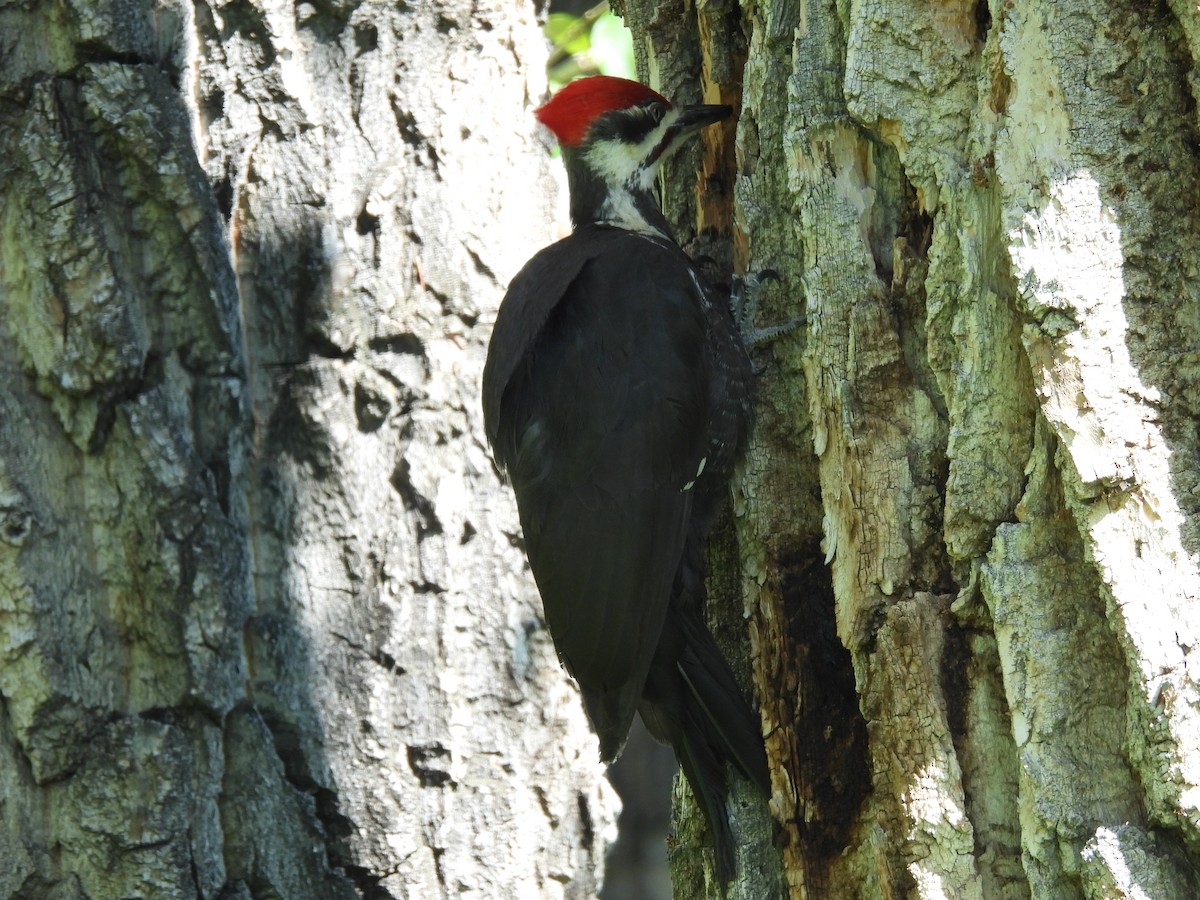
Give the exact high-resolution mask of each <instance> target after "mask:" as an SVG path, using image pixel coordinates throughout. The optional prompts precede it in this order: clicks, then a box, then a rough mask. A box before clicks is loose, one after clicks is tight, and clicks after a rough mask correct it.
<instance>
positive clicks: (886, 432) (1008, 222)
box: [626, 0, 1200, 898]
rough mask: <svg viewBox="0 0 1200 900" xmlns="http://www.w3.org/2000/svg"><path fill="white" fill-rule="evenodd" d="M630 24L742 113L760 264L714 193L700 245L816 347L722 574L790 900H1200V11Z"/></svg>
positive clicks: (911, 14)
mask: <svg viewBox="0 0 1200 900" xmlns="http://www.w3.org/2000/svg"><path fill="white" fill-rule="evenodd" d="M626 13H627V21H628V23H629V24H630V25H631V27H632V28H633V29H634V33H635V46H638V47H640V48H642V49H643V50H644V59H643V65H644V68H643V71H644V72H645V73H646V74H647V76H648V77H649V78H650V79H651V81H652V83H653V84H655V86H659V87H663V88H664V89H666V90H668V91H670V89H673V88H677V87H678V86H679V85H688V84H695V82H696V73H697V72H699V73H700V82H701V85H702V90H703V92H704V93H705V95H706V96H722V97H731V96H740V110H741V114H740V120H739V121H738V123H737V130H736V146H735V148H734V151H733V153H732V154H731V155H730V154H720V153H716V154H714V153H707V154H706V155H705V159H706V160H717V162H715V163H713V164H712V165H713V169H712V171H711V172H710V173H709V174H708V182H707V183H708V184H710V185H711V184H713V183H714V182H715V183H718V184H722V183H731V184H732V185H733V197H734V215H733V227H732V231H731V232H730V233H726V232H725V228H726V226H727V224H728V220H727V219H726V220H722V219H720V217H714V216H712V215H711V214H710V213H709V212H708V211H707V210H708V208H709V206H710V205H711V204H708V205H705V206H702V207H700V212H699V218H698V221H699V223H700V224H699V226H698V228H697V227H694V226H693V225H692V221H693V220H692V218H691V216H692V215H693V213H691V212H690V210H693V209H695V208H696V207H695V205H694V204H693V203H691V202H690V200H689V193H690V191H691V190H693V188H694V182H692V181H690V179H689V178H688V177H687V176H686V174H685V175H682V176H676V180H675V181H668V184H667V185H666V187H665V192H664V195H665V197H666V198H667V201H668V203H669V204H672V205H673V209H674V212H673V216H674V221H675V222H676V223H678V226H677V227H681V228H682V231H683V233H684V234H685V236H691V235H693V234H695V233H697V231H699V232H701V233H702V232H703V229H704V228H705V227H711V228H712V229H713V230H715V231H716V232H717V234H716V235H715V236H712V235H709V236H707V237H708V238H709V241H710V243H712V242H714V241H715V243H716V244H717V245H718V246H724V247H725V254H726V258H732V259H733V261H734V264H735V267H737V268H739V269H741V270H754V269H761V268H763V267H766V266H770V267H771V268H774V269H776V270H778V271H779V272H780V274H781V276H782V278H781V285H780V287H779V288H778V289H777V290H775V292H774V298H773V299H774V306H773V307H771V308H770V309H768V313H767V316H768V319H769V320H771V321H780V320H784V319H786V318H788V317H791V316H802V317H803V318H804V320H805V323H806V327H805V328H804V329H803V330H802V331H801V332H798V333H795V334H793V335H789V336H786V337H784V338H782V339H781V340H779V341H778V342H777V343H776V344H775V345H774V346H773V350H772V352H771V353H770V356H771V357H772V361H771V364H770V366H769V368H768V370H767V372H766V373H765V374H764V376H763V377H762V378H761V379H760V413H759V423H758V431H757V433H756V437H755V441H754V444H753V446H752V447H751V450H750V453H749V457H748V459H747V463H746V466H745V470H744V473H743V477H742V478H741V480H740V481H739V483H738V484H737V485H736V487H735V497H734V509H735V513H736V517H735V521H734V524H733V526H732V528H731V532H729V533H727V534H726V536H725V540H735V541H736V543H737V551H736V554H729V553H726V554H725V556H724V557H723V558H724V559H725V560H726V564H728V565H732V564H733V561H734V560H736V561H737V562H738V563H740V572H741V581H742V590H741V598H740V602H739V601H736V600H735V601H734V602H735V603H738V605H739V606H740V607H741V608H742V609H744V610H745V612H746V614H747V616H748V620H747V624H748V632H749V650H748V658H749V659H750V661H751V666H750V669H751V672H752V675H753V681H754V685H755V688H756V690H757V693H758V696H759V699H760V703H761V706H762V709H763V716H764V726H765V732H766V733H767V735H768V747H769V752H770V756H771V760H772V767H773V769H774V772H773V777H774V779H775V796H774V798H773V800H772V811H773V813H774V815H775V817H776V819H777V821H778V823H779V825H780V827H781V828H782V830H783V831H784V833H785V839H784V840H783V842H782V854H783V858H784V861H785V869H786V877H787V880H788V883H789V885H790V894H791V896H792V897H820V898H837V897H897V896H913V897H942V896H955V897H972V896H979V897H989V898H990V897H1003V898H1018V897H1031V896H1032V897H1055V898H1060V897H1111V896H1152V897H1185V896H1194V895H1197V894H1198V893H1200V883H1198V881H1197V871H1198V868H1200V866H1198V863H1200V843H1198V842H1197V839H1196V837H1197V836H1196V828H1197V823H1200V815H1198V811H1197V809H1196V802H1197V801H1196V797H1197V796H1200V794H1197V787H1196V786H1197V785H1198V784H1200V776H1198V774H1197V772H1198V770H1197V754H1200V723H1198V722H1197V721H1196V713H1195V710H1196V709H1197V708H1198V706H1200V704H1198V700H1200V697H1197V687H1196V674H1195V672H1194V671H1193V670H1192V667H1191V663H1190V660H1191V657H1192V647H1194V646H1195V642H1196V632H1197V617H1198V616H1200V604H1197V599H1198V598H1197V596H1196V592H1197V585H1198V584H1200V579H1198V578H1197V574H1198V565H1197V559H1198V553H1200V545H1198V541H1197V528H1198V525H1197V522H1198V519H1197V513H1198V511H1200V506H1198V504H1197V496H1200V494H1198V493H1197V491H1196V484H1197V483H1198V480H1197V479H1198V475H1200V468H1198V466H1197V463H1196V460H1197V459H1200V453H1198V452H1197V451H1198V450H1200V447H1198V446H1197V444H1198V437H1197V432H1196V429H1195V422H1196V421H1197V409H1196V407H1197V404H1198V403H1200V392H1198V391H1197V379H1198V373H1200V367H1198V366H1197V358H1196V347H1197V346H1200V341H1198V340H1197V338H1198V337H1200V319H1197V316H1196V310H1197V309H1200V305H1198V304H1197V300H1198V299H1200V298H1198V297H1197V292H1198V291H1200V288H1198V287H1197V285H1198V284H1200V279H1198V278H1197V277H1196V275H1197V273H1196V271H1195V270H1196V267H1197V262H1196V261H1197V259H1200V253H1198V252H1197V250H1198V247H1197V241H1198V240H1200V238H1198V237H1197V235H1200V228H1198V227H1197V225H1198V224H1200V223H1197V221H1196V218H1197V215H1198V213H1197V204H1196V202H1195V199H1196V197H1197V196H1200V194H1198V192H1197V188H1198V187H1200V182H1198V175H1200V153H1198V152H1197V147H1200V140H1198V137H1200V134H1198V130H1197V119H1196V112H1195V110H1196V91H1197V81H1196V79H1195V77H1194V74H1193V71H1192V70H1193V69H1194V68H1195V59H1196V53H1197V48H1198V47H1200V39H1198V36H1200V12H1198V11H1197V10H1196V8H1195V6H1194V4H1186V3H1182V2H1167V3H1160V2H1147V3H1137V4H1127V3H1100V4H1096V3H1085V2H1075V0H1068V2H1061V0H1054V2H1049V0H1045V2H1040V0H1017V2H1009V3H1003V4H1001V3H994V2H993V3H989V2H975V0H972V2H965V0H964V2H951V3H945V2H938V3H935V2H903V3H902V2H895V0H836V2H835V0H826V2H818V3H806V4H794V3H778V2H762V3H753V4H746V5H745V6H744V7H741V8H739V7H737V6H735V5H733V4H731V3H715V2H708V3H699V4H697V5H696V7H695V8H694V9H692V8H690V7H685V6H683V5H671V4H667V5H663V4H648V3H644V2H639V0H628V2H627V3H626ZM714 23H719V24H714ZM714 61H715V62H714ZM721 61H732V63H731V64H729V65H725V64H724V63H723V62H721ZM688 79H690V81H689V80H688ZM712 82H715V83H712ZM681 93H682V96H683V97H684V99H688V94H687V89H685V90H683V91H682V92H681ZM731 158H732V160H733V164H732V168H729V163H728V160H729V159H731ZM690 165H691V163H690V162H689V161H686V160H685V161H683V162H681V163H680V164H679V167H678V169H679V171H681V172H684V173H686V172H688V171H691V169H690V168H689V167H690ZM723 167H724V168H723ZM706 171H707V170H706ZM705 252H707V253H709V254H710V255H716V254H714V253H713V251H712V250H711V249H707V248H706V250H705ZM723 577H724V578H725V579H728V575H726V576H723ZM722 602H726V601H724V600H722V596H721V595H720V593H719V592H718V593H717V596H716V597H715V603H716V606H717V607H718V613H719V614H721V615H725V616H728V615H729V613H728V612H724V613H720V612H719V610H720V605H721V603H722ZM835 634H836V640H834V639H832V638H833V635H835ZM676 874H677V876H679V878H680V879H681V880H680V881H677V888H676V889H677V894H678V895H679V896H700V895H701V889H700V888H699V887H697V886H696V885H697V884H698V883H699V882H698V881H687V880H686V879H688V878H691V877H693V876H691V875H690V874H689V873H688V872H685V871H683V870H681V869H679V868H678V867H677V870H676ZM747 877H748V878H753V877H754V876H753V875H749V876H747ZM1139 892H1140V893H1139ZM711 895H712V894H711V893H710V894H709V896H711ZM760 896H762V895H761V894H760Z"/></svg>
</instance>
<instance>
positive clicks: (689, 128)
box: [675, 106, 733, 137]
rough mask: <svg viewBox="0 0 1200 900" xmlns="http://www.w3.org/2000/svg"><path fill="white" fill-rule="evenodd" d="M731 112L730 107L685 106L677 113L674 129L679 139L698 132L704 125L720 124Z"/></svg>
mask: <svg viewBox="0 0 1200 900" xmlns="http://www.w3.org/2000/svg"><path fill="white" fill-rule="evenodd" d="M732 112H733V107H732V106H685V107H683V109H681V110H680V111H679V118H678V119H676V120H675V127H676V129H678V131H677V133H678V134H679V136H680V137H682V136H684V135H687V134H691V133H692V132H693V131H699V130H700V129H701V128H703V127H704V126H705V125H711V124H712V123H713V122H720V121H721V120H722V119H724V118H725V117H727V116H728V115H729V114H730V113H732Z"/></svg>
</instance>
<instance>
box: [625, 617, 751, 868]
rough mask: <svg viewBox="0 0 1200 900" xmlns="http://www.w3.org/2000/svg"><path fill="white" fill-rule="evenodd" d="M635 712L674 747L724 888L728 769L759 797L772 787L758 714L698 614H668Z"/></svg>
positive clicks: (729, 853)
mask: <svg viewBox="0 0 1200 900" xmlns="http://www.w3.org/2000/svg"><path fill="white" fill-rule="evenodd" d="M638 708H639V711H640V712H641V714H642V720H643V721H644V722H645V723H646V727H647V728H648V729H649V730H650V733H651V734H653V735H654V736H655V737H657V738H659V739H660V740H662V741H664V742H665V743H669V744H670V745H671V746H672V747H673V748H674V750H675V756H676V757H677V758H678V759H679V765H680V768H682V769H683V774H684V777H685V778H687V781H688V784H689V785H690V786H691V789H692V793H693V794H694V795H695V797H696V802H697V803H699V805H700V809H701V811H702V812H703V813H704V818H705V821H707V823H708V828H709V831H710V832H711V833H712V836H713V845H714V849H715V851H716V869H717V877H718V878H719V879H720V881H721V884H722V885H726V884H728V883H729V881H730V880H731V879H732V878H733V876H734V873H735V870H736V865H735V857H734V841H733V833H732V831H730V828H729V815H728V811H727V809H726V800H727V798H728V796H729V779H728V771H727V769H726V764H727V763H730V764H732V765H733V766H734V767H735V768H736V769H737V770H738V771H739V772H741V774H742V775H743V776H744V777H745V778H746V779H748V780H749V781H751V782H752V783H753V784H754V785H755V786H757V787H758V789H759V790H760V791H762V793H763V796H765V797H769V796H770V794H771V783H770V776H769V774H768V772H767V757H766V752H765V751H764V749H763V739H762V730H761V728H760V726H759V718H758V715H757V714H756V713H755V712H754V711H753V710H752V709H751V708H750V706H749V705H748V704H747V703H746V701H745V700H744V699H743V698H742V693H741V690H740V689H739V688H738V685H737V682H736V681H735V680H734V677H733V673H732V672H731V671H730V670H729V666H728V664H727V663H726V662H725V660H724V658H723V657H722V656H721V651H720V650H718V649H717V645H716V643H714V641H713V639H712V635H710V634H709V633H708V629H707V628H706V627H705V625H704V623H703V622H702V621H700V618H699V615H698V614H696V615H692V614H689V613H688V612H680V611H679V610H677V609H674V608H673V609H672V610H671V611H670V612H669V613H668V615H667V621H666V624H665V625H664V628H663V638H662V640H661V641H660V644H659V652H658V653H657V654H656V656H655V659H654V663H653V665H652V666H651V668H650V674H649V677H648V678H647V680H646V687H645V691H644V693H643V696H642V703H641V705H640V706H639V707H638Z"/></svg>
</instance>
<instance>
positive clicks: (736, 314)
mask: <svg viewBox="0 0 1200 900" xmlns="http://www.w3.org/2000/svg"><path fill="white" fill-rule="evenodd" d="M780 280H781V278H780V275H779V272H777V271H776V270H775V269H760V270H759V271H757V272H754V273H751V274H749V275H735V276H733V290H732V291H731V292H730V294H729V308H730V311H731V312H732V313H733V320H734V322H736V323H737V327H738V331H739V332H741V335H742V343H743V344H745V345H746V349H747V350H753V349H754V348H755V347H761V346H762V345H763V344H766V343H769V342H771V341H773V340H775V339H776V338H778V337H780V336H781V335H784V334H787V333H788V332H791V331H795V330H796V329H797V328H799V327H800V326H801V325H803V324H804V319H792V320H791V321H790V322H784V323H783V324H782V325H769V326H767V327H765V328H758V327H756V326H755V324H754V323H755V320H756V319H757V318H758V301H759V297H760V296H761V295H762V291H763V286H764V285H765V284H766V282H768V281H780ZM759 371H761V370H759ZM756 374H757V373H756Z"/></svg>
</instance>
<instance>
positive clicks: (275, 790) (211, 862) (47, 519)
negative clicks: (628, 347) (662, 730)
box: [0, 0, 615, 900]
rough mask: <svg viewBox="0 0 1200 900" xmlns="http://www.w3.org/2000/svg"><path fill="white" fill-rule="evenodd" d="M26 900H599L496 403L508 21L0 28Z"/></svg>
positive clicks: (509, 163) (79, 19)
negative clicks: (483, 381)
mask: <svg viewBox="0 0 1200 900" xmlns="http://www.w3.org/2000/svg"><path fill="white" fill-rule="evenodd" d="M0 43H2V46H0V98H2V101H3V103H2V106H0V159H3V160H4V163H3V166H2V167H0V184H2V186H3V196H4V198H5V202H4V205H3V210H2V211H0V223H2V226H3V227H2V230H0V370H2V372H3V379H4V390H3V391H2V392H0V698H2V706H0V748H2V753H3V758H4V762H3V764H0V859H2V860H4V864H3V865H0V897H5V898H30V900H33V898H39V900H40V898H48V897H50V898H84V897H90V898H117V897H132V896H145V897H172V898H173V897H181V898H182V897H197V898H215V897H222V898H251V897H253V898H271V897H280V898H289V900H292V898H308V897H312V898H350V897H364V898H387V897H396V898H400V897H413V898H421V900H426V898H431V897H444V896H462V895H466V896H477V897H500V896H512V897H535V896H536V897H588V896H593V895H594V894H595V892H596V890H597V888H598V885H599V881H600V877H601V871H602V865H603V855H604V850H605V845H606V840H607V838H608V837H609V835H610V833H611V831H612V828H613V821H614V814H615V809H614V806H615V802H614V800H613V798H612V794H611V791H610V790H609V788H608V786H607V783H606V782H605V781H604V778H603V771H602V769H601V767H600V765H599V763H598V759H597V753H596V744H595V738H594V737H593V736H592V735H591V733H590V730H589V729H588V727H587V724H586V721H585V719H584V717H583V713H582V709H581V706H580V704H579V700H578V697H577V696H576V694H575V692H574V689H573V688H572V687H571V685H570V683H569V681H568V680H567V678H566V677H565V675H564V673H563V672H562V671H561V669H560V667H559V666H558V664H557V661H556V659H555V657H554V653H553V649H552V646H551V643H550V640H549V637H548V635H547V633H546V631H545V628H544V625H543V623H542V621H541V615H540V607H539V606H538V603H537V599H536V593H535V591H534V589H533V586H532V582H531V580H530V579H529V577H528V574H527V572H526V569H525V565H524V559H523V555H522V553H521V549H520V546H519V545H520V540H519V534H520V531H519V526H518V523H517V517H516V512H515V508H514V506H513V503H512V500H511V496H510V494H509V492H508V491H507V490H506V489H505V488H504V487H503V486H502V485H501V484H500V483H499V480H498V479H497V477H496V474H495V472H494V469H493V468H492V466H491V463H490V458H489V455H488V452H487V448H486V446H485V442H484V439H483V436H482V425H481V422H480V415H479V404H478V396H477V390H478V381H479V376H480V372H481V370H482V365H483V358H484V347H485V341H486V337H487V334H488V331H489V324H490V319H491V317H492V315H493V314H494V310H495V307H496V305H497V303H498V301H499V298H500V295H501V294H502V292H503V287H504V285H505V284H507V282H508V280H509V278H510V277H511V276H512V275H513V274H514V273H515V271H516V270H517V268H518V267H519V265H520V264H521V263H522V262H523V261H524V259H525V258H526V257H528V256H529V255H530V254H531V253H532V252H533V251H534V250H536V249H537V248H538V247H539V246H541V245H543V244H545V243H548V242H549V241H550V240H551V239H552V238H553V237H554V236H555V235H554V233H553V220H554V216H553V215H552V212H551V210H552V195H551V190H552V185H553V182H552V180H551V179H550V178H549V176H548V173H549V166H550V165H551V161H550V159H549V155H548V153H547V148H546V147H545V146H544V145H543V143H542V142H540V141H538V140H535V138H534V125H535V123H534V121H533V119H532V116H531V111H532V108H533V107H534V106H536V105H537V103H538V102H540V100H541V99H542V97H543V94H544V91H545V83H544V75H543V67H544V60H545V54H546V47H545V44H544V41H543V39H542V38H541V36H540V33H539V30H538V27H537V23H536V22H535V21H534V17H533V14H532V11H531V10H530V9H529V7H528V6H524V5H521V6H515V7H514V5H513V4H510V3H504V4H500V3H493V4H484V5H480V4H468V3H465V2H452V0H448V2H443V3H438V4H432V3H420V4H411V5H410V4H406V3H394V2H389V3H383V2H366V0H364V2H353V0H351V2H340V0H338V2H331V3H301V4H298V5H295V6H293V4H291V3H281V2H275V0H234V2H211V3H209V2H201V3H196V4H179V5H175V4H173V3H171V4H168V3H155V2H140V0H133V2H128V3H121V4H106V3H99V2H94V0H68V2H65V3H57V4H49V3H4V4H0Z"/></svg>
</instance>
